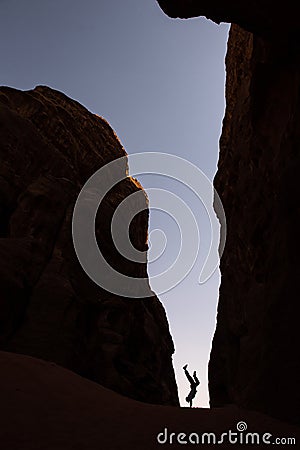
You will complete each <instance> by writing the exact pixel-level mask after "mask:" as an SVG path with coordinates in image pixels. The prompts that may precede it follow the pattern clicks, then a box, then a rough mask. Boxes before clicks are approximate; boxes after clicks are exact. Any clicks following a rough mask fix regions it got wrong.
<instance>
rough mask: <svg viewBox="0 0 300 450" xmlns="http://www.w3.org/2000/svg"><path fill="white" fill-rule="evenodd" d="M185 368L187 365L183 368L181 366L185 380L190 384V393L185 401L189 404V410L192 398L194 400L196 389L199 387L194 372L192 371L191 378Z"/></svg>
mask: <svg viewBox="0 0 300 450" xmlns="http://www.w3.org/2000/svg"><path fill="white" fill-rule="evenodd" d="M187 366H188V365H187V364H186V365H185V366H183V370H184V373H185V375H186V377H187V379H188V380H189V382H190V385H191V391H190V393H189V395H188V396H187V397H186V398H185V399H186V401H187V402H188V403H189V404H190V408H191V407H192V402H193V398H195V395H196V393H197V389H196V388H197V386H199V384H200V381H199V380H198V378H197V375H196V371H194V373H193V377H191V375H190V374H189V372H188V370H187Z"/></svg>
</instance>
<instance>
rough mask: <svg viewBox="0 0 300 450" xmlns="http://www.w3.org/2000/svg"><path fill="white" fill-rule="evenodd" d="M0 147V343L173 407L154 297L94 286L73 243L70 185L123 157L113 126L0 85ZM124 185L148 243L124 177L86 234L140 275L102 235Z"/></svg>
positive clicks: (139, 241) (53, 96)
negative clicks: (122, 294) (125, 294)
mask: <svg viewBox="0 0 300 450" xmlns="http://www.w3.org/2000/svg"><path fill="white" fill-rule="evenodd" d="M0 145H1V146H0V154H1V166H0V286H1V290H0V348H1V350H6V351H11V352H16V353H22V354H27V355H31V356H35V357H39V358H41V359H45V360H50V361H54V362H55V363H57V364H59V365H61V366H64V367H66V368H68V369H71V370H73V371H74V372H77V373H78V374H80V375H82V376H83V377H86V378H89V379H90V380H93V381H96V382H98V383H100V384H102V385H104V386H106V387H109V388H111V389H113V390H115V391H117V392H119V393H121V394H124V395H126V396H129V397H132V398H134V399H137V400H141V401H145V402H149V403H157V404H169V405H178V394H177V386H176V382H175V377H174V371H173V366H172V353H173V352H174V346H173V342H172V338H171V335H170V332H169V327H168V322H167V318H166V314H165V311H164V309H163V307H162V305H161V303H160V301H159V300H158V299H157V297H156V296H155V295H154V294H153V296H151V297H149V298H145V299H142V300H141V299H128V298H123V297H118V296H116V295H113V294H111V293H109V292H106V291H104V290H103V289H101V288H100V287H98V286H97V285H96V284H94V283H93V282H92V281H91V280H90V279H89V278H88V276H87V275H86V274H85V272H84V271H83V269H82V268H81V266H80V265H79V262H78V260H77V257H76V255H75V251H74V247H73V243H72V235H71V219H72V213H73V208H74V204H75V201H76V198H77V196H78V193H79V191H80V189H81V187H82V186H83V184H84V183H85V182H86V181H87V179H88V178H89V177H90V176H91V175H92V174H93V173H94V172H95V171H96V170H97V169H99V168H100V167H102V166H103V165H105V164H107V163H108V162H109V161H112V160H114V159H116V158H120V157H122V156H125V155H126V153H125V151H124V149H123V148H122V146H121V144H120V142H119V140H118V138H117V137H116V135H115V134H114V132H113V130H112V129H111V128H110V126H109V125H108V123H107V122H106V121H105V120H104V119H102V118H100V117H98V116H96V115H94V114H91V113H90V112H88V111H87V110H86V109H85V108H84V107H83V106H81V105H80V104H78V103H77V102H75V101H73V100H71V99H69V98H68V97H66V96H65V95H63V94H62V93H60V92H57V91H55V90H53V89H50V88H47V87H42V86H39V87H37V88H35V89H34V90H32V91H28V92H22V91H18V90H15V89H12V88H7V87H3V88H1V89H0ZM126 169H127V167H126V164H125V165H124V174H125V173H126ZM134 192H140V195H139V197H138V199H139V200H138V202H140V204H141V206H142V207H143V209H144V210H143V211H142V212H141V213H139V214H138V215H137V216H136V217H135V218H134V221H133V226H132V227H131V239H132V243H133V245H134V246H135V247H136V248H138V249H140V250H147V228H148V205H147V199H146V196H145V193H144V191H143V190H142V188H141V186H140V185H139V184H138V183H137V182H136V181H135V180H133V179H131V178H129V177H127V178H125V179H124V180H123V181H122V182H120V183H119V184H118V185H117V186H116V187H115V188H113V189H112V190H111V191H110V192H109V194H108V195H107V196H106V197H105V199H104V201H103V203H102V204H101V206H100V208H99V212H98V215H97V220H96V230H97V239H98V243H99V246H100V247H101V249H102V252H103V254H104V255H105V256H106V257H107V259H108V261H109V262H110V263H111V264H112V265H113V266H114V267H115V268H116V269H118V270H120V271H121V272H122V273H126V274H128V275H129V276H134V277H147V269H146V261H145V263H143V264H142V263H134V262H129V261H128V260H125V258H122V257H121V256H120V255H119V254H117V253H116V251H115V249H114V246H113V243H112V240H111V237H110V232H109V230H110V220H111V217H112V214H113V212H114V210H115V209H116V207H117V206H118V204H120V202H121V201H122V200H123V199H124V198H125V197H128V196H129V195H130V194H132V193H134ZM134 201H135V202H136V201H137V200H136V198H135V200H134Z"/></svg>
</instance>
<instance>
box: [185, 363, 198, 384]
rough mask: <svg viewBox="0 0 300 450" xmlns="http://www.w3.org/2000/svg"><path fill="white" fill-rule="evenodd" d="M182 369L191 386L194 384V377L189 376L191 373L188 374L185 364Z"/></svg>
mask: <svg viewBox="0 0 300 450" xmlns="http://www.w3.org/2000/svg"><path fill="white" fill-rule="evenodd" d="M183 370H184V373H185V376H186V377H187V379H188V380H189V382H190V384H191V386H192V385H194V384H195V381H194V379H193V378H192V377H191V375H190V374H189V372H188V370H187V368H186V366H184V368H183Z"/></svg>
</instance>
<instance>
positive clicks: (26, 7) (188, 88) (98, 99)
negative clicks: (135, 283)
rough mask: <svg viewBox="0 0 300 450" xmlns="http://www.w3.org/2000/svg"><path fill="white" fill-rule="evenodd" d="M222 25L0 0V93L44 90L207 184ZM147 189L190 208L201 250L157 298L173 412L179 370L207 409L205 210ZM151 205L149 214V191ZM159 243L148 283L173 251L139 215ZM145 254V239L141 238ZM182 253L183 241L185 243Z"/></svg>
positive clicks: (221, 71) (177, 189)
mask: <svg viewBox="0 0 300 450" xmlns="http://www.w3.org/2000/svg"><path fill="white" fill-rule="evenodd" d="M228 30H229V25H228V24H221V25H216V24H214V23H213V22H211V21H209V20H207V19H205V18H197V19H189V20H179V19H176V20H174V19H170V18H168V17H167V16H166V15H165V14H164V13H163V12H162V11H161V10H160V8H159V6H158V5H157V3H156V1H155V0H147V1H143V2H141V1H140V0H126V1H124V0H106V1H104V0H86V1H85V2H82V1H79V0H43V1H41V0H27V1H26V2H25V1H24V2H21V1H20V0H0V61H1V66H0V85H6V86H11V87H15V88H18V89H24V90H26V89H32V88H34V87H35V86H37V85H48V86H50V87H52V88H54V89H58V90H60V91H62V92H64V93H65V94H66V95H68V96H70V97H71V98H74V99H76V100H77V101H79V102H80V103H81V104H83V105H84V106H85V107H87V108H88V109H89V110H90V111H91V112H93V113H96V114H98V115H100V116H103V117H104V118H105V119H106V120H108V122H109V123H110V125H111V126H112V127H113V129H114V130H115V132H116V133H117V135H118V137H119V139H120V140H121V142H122V144H123V146H124V148H125V150H126V151H127V153H128V154H134V153H137V152H149V151H153V152H164V153H169V154H172V155H177V156H180V157H182V158H185V159H187V160H188V161H190V162H192V163H193V164H194V165H196V166H197V167H198V168H200V169H201V170H202V171H203V173H204V174H205V175H206V176H207V177H208V178H209V179H211V180H212V179H213V177H214V174H215V172H216V168H217V160H218V142H219V137H220V133H221V126H222V119H223V116H224V104H225V101H224V86H225V68H224V58H225V53H226V43H227V36H228ZM138 178H139V180H140V181H141V182H142V184H143V186H144V187H145V188H146V189H147V188H152V187H159V188H161V189H164V190H170V191H172V192H174V193H175V194H176V195H178V196H179V197H180V198H182V199H183V201H184V202H185V203H186V204H187V205H189V207H190V208H191V210H192V211H193V213H194V215H195V218H196V220H197V224H198V228H199V231H200V252H199V254H198V258H197V260H196V263H195V265H194V267H193V268H192V270H191V272H190V273H189V275H188V276H187V277H186V278H185V279H184V280H183V281H182V282H181V283H179V284H178V285H177V286H176V287H175V288H173V289H171V290H170V291H168V292H167V293H165V294H162V295H160V296H159V298H160V300H161V301H162V303H163V304H164V306H165V308H166V312H167V316H168V320H169V324H170V329H171V333H172V336H173V340H174V343H175V349H176V351H175V355H174V367H175V374H176V379H177V383H178V388H179V395H180V401H181V405H182V406H187V404H186V402H185V400H184V399H185V397H186V395H187V394H188V391H189V384H188V382H187V380H186V379H185V377H184V373H183V370H182V366H183V365H184V364H186V363H188V364H189V367H188V368H189V369H190V370H191V372H193V371H194V370H196V371H197V373H198V376H199V378H200V380H201V385H200V388H199V389H198V394H197V397H196V399H195V401H194V406H196V407H207V406H208V405H209V395H208V388H207V364H208V359H209V352H210V348H211V341H212V336H213V333H214V329H215V320H216V309H217V301H218V289H219V283H220V274H219V271H218V270H217V271H216V272H215V273H214V275H213V276H212V277H211V278H210V279H209V280H208V281H207V282H206V283H204V284H201V285H200V284H199V283H198V278H199V274H200V271H201V267H202V266H203V262H204V259H205V255H206V252H207V250H208V244H209V221H208V218H207V215H206V213H205V208H204V207H203V205H202V204H201V202H199V199H197V198H195V196H194V195H193V193H192V192H191V191H190V190H189V189H188V188H187V187H186V186H183V185H182V184H180V183H176V180H170V179H166V178H165V177H162V176H158V175H141V176H140V177H138ZM149 198H150V208H151V194H150V195H149ZM154 229H162V230H163V231H164V233H165V235H166V238H167V244H166V250H165V252H164V253H163V255H162V257H161V258H159V259H158V260H156V261H154V262H153V263H151V264H149V269H148V270H149V275H150V283H151V276H153V275H155V274H157V273H160V271H161V270H168V267H169V266H170V264H171V262H172V260H173V259H174V258H175V259H176V254H177V253H178V251H179V249H180V233H179V230H180V224H176V223H174V220H172V219H171V218H170V217H169V216H168V215H167V214H165V213H164V212H163V211H157V210H153V211H151V213H150V232H151V230H154ZM151 244H152V249H153V248H154V247H155V244H156V241H155V239H153V241H152V240H151ZM192 245H193V243H192Z"/></svg>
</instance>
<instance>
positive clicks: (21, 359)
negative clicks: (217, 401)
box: [0, 352, 300, 450]
mask: <svg viewBox="0 0 300 450" xmlns="http://www.w3.org/2000/svg"><path fill="white" fill-rule="evenodd" d="M0 364H1V371H0V402H1V403H0V410H1V415H0V420H1V422H0V445H1V446H0V449H1V450H33V449H34V450H44V449H45V450H46V449H47V450H69V449H70V450H71V449H72V450H85V449H87V450H94V449H95V450H102V449H103V450H111V449H113V450H119V449H122V450H123V449H126V450H127V449H133V450H142V449H154V448H174V449H177V448H182V447H183V448H187V447H188V448H199V447H200V448H213V447H214V445H209V444H208V443H207V439H208V438H207V437H206V438H205V439H206V441H205V444H201V439H202V436H201V434H202V433H205V432H206V433H208V432H211V433H215V434H216V439H217V440H220V439H221V434H222V432H227V433H228V432H229V430H232V433H235V432H237V423H238V422H241V421H243V422H245V423H246V424H247V431H244V432H242V433H237V434H236V435H234V434H232V435H231V440H233V441H234V440H235V439H238V440H239V439H241V436H242V439H243V441H244V442H245V439H246V435H247V433H254V432H255V433H259V434H260V437H259V438H260V440H262V436H263V435H264V434H265V433H270V434H272V436H267V437H265V439H266V440H267V441H268V440H269V441H270V442H275V439H277V438H282V437H285V438H287V437H291V438H296V441H297V444H296V445H292V447H293V448H299V445H300V444H299V443H300V429H299V428H297V427H295V426H292V425H288V424H285V423H282V422H279V421H277V420H275V419H272V418H270V417H267V416H264V415H262V414H259V413H255V412H249V411H245V410H241V409H238V408H236V407H234V406H232V407H227V408H217V409H211V410H210V409H202V408H192V409H190V408H178V407H169V406H159V405H149V404H145V403H141V402H137V401H134V400H131V399H128V398H126V397H123V396H121V395H119V394H116V393H115V392H113V391H110V390H109V389H106V388H104V387H102V386H99V385H98V384H96V383H93V382H91V381H88V380H86V379H84V378H82V377H80V376H78V375H76V374H74V373H73V372H70V371H68V370H66V369H63V368H61V367H59V366H57V365H55V364H53V363H49V362H45V361H41V360H38V359H35V358H31V357H28V356H23V355H17V354H12V353H6V352H0ZM165 428H167V440H168V442H170V433H172V432H173V433H176V435H175V436H173V437H172V441H174V440H175V443H172V444H170V443H168V444H167V443H166V444H164V443H163V442H164V441H165V440H166V439H165V436H166V433H165V432H164V429H165ZM180 432H181V433H185V436H184V435H182V436H179V440H180V439H181V441H183V442H184V441H187V442H188V443H187V444H184V443H178V442H177V439H178V433H180ZM192 432H194V433H196V434H197V435H198V436H199V441H200V444H199V445H197V444H196V442H197V441H196V439H197V436H196V435H195V434H194V435H190V433H192ZM159 433H162V435H160V440H161V442H162V443H158V441H157V436H158V434H159ZM210 439H211V442H213V437H212V436H211V437H210ZM227 439H228V436H226V437H225V436H224V438H223V440H224V441H225V440H227ZM248 439H250V441H251V437H250V436H249V437H248ZM255 439H257V438H255ZM189 440H191V441H192V442H195V444H193V443H190V442H189ZM261 444H262V445H260V446H259V448H261V447H264V445H265V444H263V443H262V441H261ZM218 445H220V447H221V448H236V449H238V448H247V447H250V448H258V446H257V445H249V444H248V445H245V444H243V445H241V444H238V443H237V444H233V443H231V444H230V443H229V444H228V440H227V443H226V444H217V445H216V446H218ZM283 447H286V446H284V445H282V443H281V444H279V445H278V448H283Z"/></svg>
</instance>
